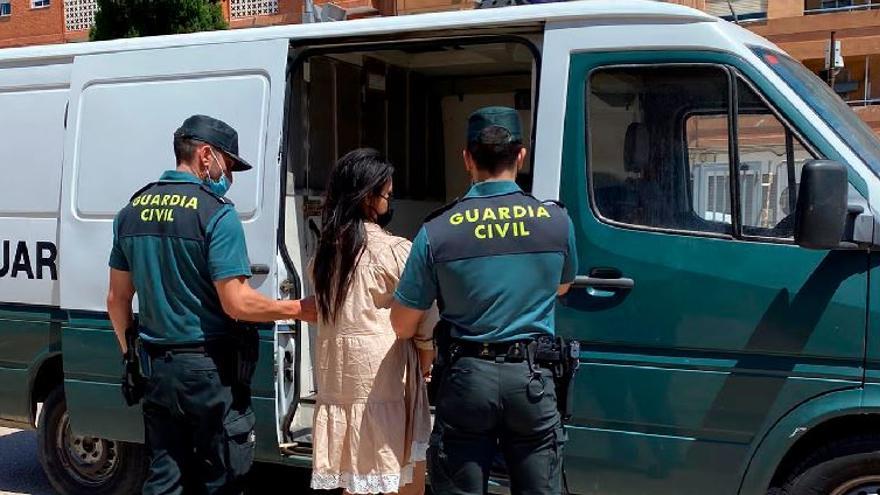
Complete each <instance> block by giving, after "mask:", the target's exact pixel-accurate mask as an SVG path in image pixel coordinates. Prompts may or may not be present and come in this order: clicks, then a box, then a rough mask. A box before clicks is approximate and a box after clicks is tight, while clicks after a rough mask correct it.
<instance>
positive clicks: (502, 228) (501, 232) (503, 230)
mask: <svg viewBox="0 0 880 495" xmlns="http://www.w3.org/2000/svg"><path fill="white" fill-rule="evenodd" d="M509 229H510V223H507V222H505V223H502V224H497V223H496V224H495V231H496V232H498V236H499V237H502V238H503V237H507V231H508V230H509Z"/></svg>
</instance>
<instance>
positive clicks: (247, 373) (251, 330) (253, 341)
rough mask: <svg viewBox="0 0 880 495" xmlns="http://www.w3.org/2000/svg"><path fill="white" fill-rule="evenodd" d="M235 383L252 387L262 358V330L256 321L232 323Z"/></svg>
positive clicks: (233, 376) (233, 378) (233, 377)
mask: <svg viewBox="0 0 880 495" xmlns="http://www.w3.org/2000/svg"><path fill="white" fill-rule="evenodd" d="M231 330H232V331H231V332H230V334H231V335H232V343H233V346H234V351H233V359H232V380H233V383H236V384H238V385H243V386H245V387H250V386H251V382H252V381H253V378H254V373H255V372H256V370H257V362H258V361H259V360H260V331H259V327H258V326H257V324H255V323H247V322H240V321H237V322H234V323H233V324H232V329H231Z"/></svg>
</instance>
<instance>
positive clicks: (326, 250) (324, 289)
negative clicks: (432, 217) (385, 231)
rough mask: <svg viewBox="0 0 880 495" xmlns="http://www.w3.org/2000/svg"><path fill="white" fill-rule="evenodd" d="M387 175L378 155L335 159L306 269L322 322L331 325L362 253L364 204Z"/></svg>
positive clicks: (369, 152)
mask: <svg viewBox="0 0 880 495" xmlns="http://www.w3.org/2000/svg"><path fill="white" fill-rule="evenodd" d="M393 173H394V167H392V166H391V163H389V162H388V160H386V159H385V157H384V156H383V155H382V154H381V153H379V152H378V151H376V150H374V149H372V148H359V149H356V150H354V151H350V152H348V153H346V154H345V156H343V157H342V158H340V159H339V161H337V162H336V166H335V167H334V168H333V172H331V174H330V181H329V183H328V184H327V198H326V199H325V202H324V212H323V216H322V220H323V225H322V227H321V238H320V240H319V241H318V250H317V252H316V253H315V261H314V264H313V266H312V270H313V276H314V281H315V297H316V299H317V303H318V312H319V314H321V316H322V317H323V318H324V319H325V320H326V321H329V322H333V321H336V316H337V313H338V311H339V308H340V307H342V303H343V302H345V297H346V296H347V295H348V289H349V286H350V285H351V278H352V274H353V272H354V268H355V266H356V265H357V263H358V261H359V260H360V257H361V255H362V254H363V251H364V246H365V244H366V231H365V230H364V221H365V220H367V215H368V212H367V211H365V209H364V204H365V203H369V202H372V200H374V199H375V198H376V197H378V196H380V195H381V194H382V188H383V187H384V186H385V184H386V183H387V182H388V181H389V180H390V179H391V176H392V174H393Z"/></svg>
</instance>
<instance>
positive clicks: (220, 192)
mask: <svg viewBox="0 0 880 495" xmlns="http://www.w3.org/2000/svg"><path fill="white" fill-rule="evenodd" d="M211 155H212V156H213V157H214V160H215V161H216V162H217V165H220V160H219V159H218V158H217V154H216V153H214V150H211ZM220 171H221V174H220V178H219V179H217V180H214V179H212V178H211V173H210V168H209V169H208V174H207V175H205V179H204V180H203V181H202V183H203V184H205V185H206V186H208V189H210V190H211V192H213V193H214V194H216V195H217V196H226V193H227V192H229V188H230V187H231V186H232V184H230V183H229V179H227V178H226V170H224V169H223V166H222V165H221V166H220Z"/></svg>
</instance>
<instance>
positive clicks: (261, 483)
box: [0, 427, 336, 495]
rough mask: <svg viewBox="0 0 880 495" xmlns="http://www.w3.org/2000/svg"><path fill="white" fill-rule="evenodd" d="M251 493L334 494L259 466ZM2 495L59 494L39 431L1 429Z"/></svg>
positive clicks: (301, 477)
mask: <svg viewBox="0 0 880 495" xmlns="http://www.w3.org/2000/svg"><path fill="white" fill-rule="evenodd" d="M251 479H252V483H251V486H250V493H254V494H263V493H276V492H278V491H279V488H280V487H285V489H284V491H289V492H290V493H301V494H303V495H306V494H318V493H320V494H322V495H334V493H336V492H326V491H324V492H316V491H312V490H309V489H308V486H309V471H308V470H305V469H291V468H285V467H281V466H272V465H257V466H255V467H254V470H253V472H252V473H251ZM0 495H56V493H55V491H54V490H52V487H51V486H50V485H49V482H48V481H47V480H46V476H45V475H44V474H43V468H42V467H41V466H40V461H39V460H37V432H36V431H32V430H31V431H22V430H14V429H10V428H2V427H0Z"/></svg>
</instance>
